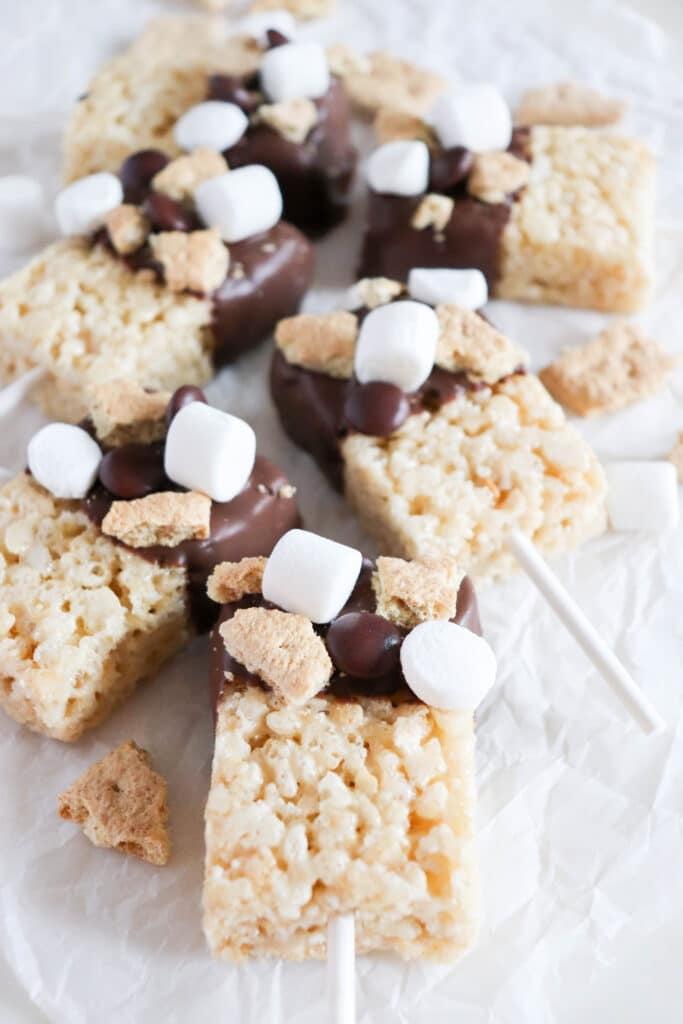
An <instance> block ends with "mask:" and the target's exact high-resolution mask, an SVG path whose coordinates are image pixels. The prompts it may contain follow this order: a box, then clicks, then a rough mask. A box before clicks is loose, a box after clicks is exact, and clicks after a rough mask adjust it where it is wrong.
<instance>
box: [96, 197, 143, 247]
mask: <svg viewBox="0 0 683 1024" xmlns="http://www.w3.org/2000/svg"><path fill="white" fill-rule="evenodd" d="M104 224H105V227H106V228H107V231H108V232H109V237H110V238H111V242H112V245H113V246H114V248H115V249H116V251H117V252H118V253H121V255H123V256H126V255H127V254H128V253H131V252H135V250H136V249H139V248H140V246H141V245H144V243H145V239H146V238H147V235H148V234H149V221H148V220H147V218H146V217H145V215H144V214H143V213H142V212H141V211H140V209H139V208H138V207H137V206H132V205H131V204H130V203H122V204H121V206H116V207H115V208H114V209H113V210H111V211H110V212H109V213H108V214H107V216H106V217H105V219H104Z"/></svg>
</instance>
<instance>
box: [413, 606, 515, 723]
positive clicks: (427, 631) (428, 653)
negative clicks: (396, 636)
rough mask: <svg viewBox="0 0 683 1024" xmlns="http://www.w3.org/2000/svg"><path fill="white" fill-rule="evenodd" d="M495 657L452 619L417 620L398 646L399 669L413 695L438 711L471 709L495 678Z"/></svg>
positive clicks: (485, 645) (481, 642)
mask: <svg viewBox="0 0 683 1024" xmlns="http://www.w3.org/2000/svg"><path fill="white" fill-rule="evenodd" d="M496 667H497V666H496V656H495V654H494V653H493V651H492V650H491V648H490V647H489V645H488V644H487V643H486V640H484V639H483V638H482V637H480V636H477V634H476V633H472V632H471V630H469V629H465V627H464V626H459V625H457V623H455V622H448V621H447V620H445V619H443V620H438V621H434V622H421V623H420V625H419V626H415V628H414V629H412V630H411V631H410V633H409V634H408V636H407V637H406V638H405V640H404V641H403V643H402V645H401V668H402V669H403V675H404V676H405V678H406V682H407V683H408V686H409V687H410V689H411V690H412V691H413V693H414V694H415V696H416V697H419V699H420V700H422V701H424V703H425V704H428V705H429V706H430V707H433V708H439V709H440V710H441V711H474V710H475V708H477V707H478V706H479V704H481V702H482V700H483V699H484V697H485V696H486V694H487V693H488V692H489V690H490V689H491V687H492V686H493V684H494V682H495V679H496Z"/></svg>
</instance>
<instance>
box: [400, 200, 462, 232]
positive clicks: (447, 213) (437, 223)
mask: <svg viewBox="0 0 683 1024" xmlns="http://www.w3.org/2000/svg"><path fill="white" fill-rule="evenodd" d="M454 206H455V203H454V201H453V200H452V199H451V198H450V196H440V195H437V194H436V193H435V192H432V193H430V194H429V195H427V196H425V197H424V199H423V200H422V202H421V203H420V205H419V206H418V208H417V209H416V211H415V213H414V214H413V218H412V220H411V222H410V223H411V224H412V226H413V227H414V228H416V229H417V230H418V231H423V230H424V229H425V228H434V230H435V231H445V229H446V225H447V224H448V222H449V220H450V219H451V217H452V215H453V207H454Z"/></svg>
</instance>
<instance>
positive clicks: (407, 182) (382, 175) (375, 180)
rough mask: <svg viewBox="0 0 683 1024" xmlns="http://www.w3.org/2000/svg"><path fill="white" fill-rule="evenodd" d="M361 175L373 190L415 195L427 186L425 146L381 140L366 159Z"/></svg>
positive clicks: (427, 151) (403, 140)
mask: <svg viewBox="0 0 683 1024" xmlns="http://www.w3.org/2000/svg"><path fill="white" fill-rule="evenodd" d="M365 177H366V179H367V183H368V185H369V186H370V188H371V189H372V190H373V192H384V193H385V194H387V195H392V196H419V195H421V193H422V192H426V191H427V187H428V185H429V149H428V148H427V146H426V145H425V143H424V142H419V141H417V140H410V139H399V140H398V141H396V142H385V143H384V145H383V146H379V148H378V149H376V150H375V152H374V153H372V154H371V155H370V157H369V158H368V162H367V164H366V165H365Z"/></svg>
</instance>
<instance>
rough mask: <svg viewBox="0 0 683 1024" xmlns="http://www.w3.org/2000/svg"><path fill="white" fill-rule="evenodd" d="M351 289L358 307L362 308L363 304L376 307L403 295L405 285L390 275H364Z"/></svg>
mask: <svg viewBox="0 0 683 1024" xmlns="http://www.w3.org/2000/svg"><path fill="white" fill-rule="evenodd" d="M351 291H352V294H353V299H354V302H357V303H358V305H357V306H356V307H355V308H356V309H360V307H361V306H365V307H366V308H367V309H376V308H377V307H378V306H386V305H387V303H389V302H393V300H394V299H396V298H398V296H399V295H402V294H403V292H404V291H405V285H402V284H401V282H400V281H392V280H391V278H390V277H363V278H361V280H360V281H357V282H356V283H355V284H354V286H353V288H352V289H351Z"/></svg>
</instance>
